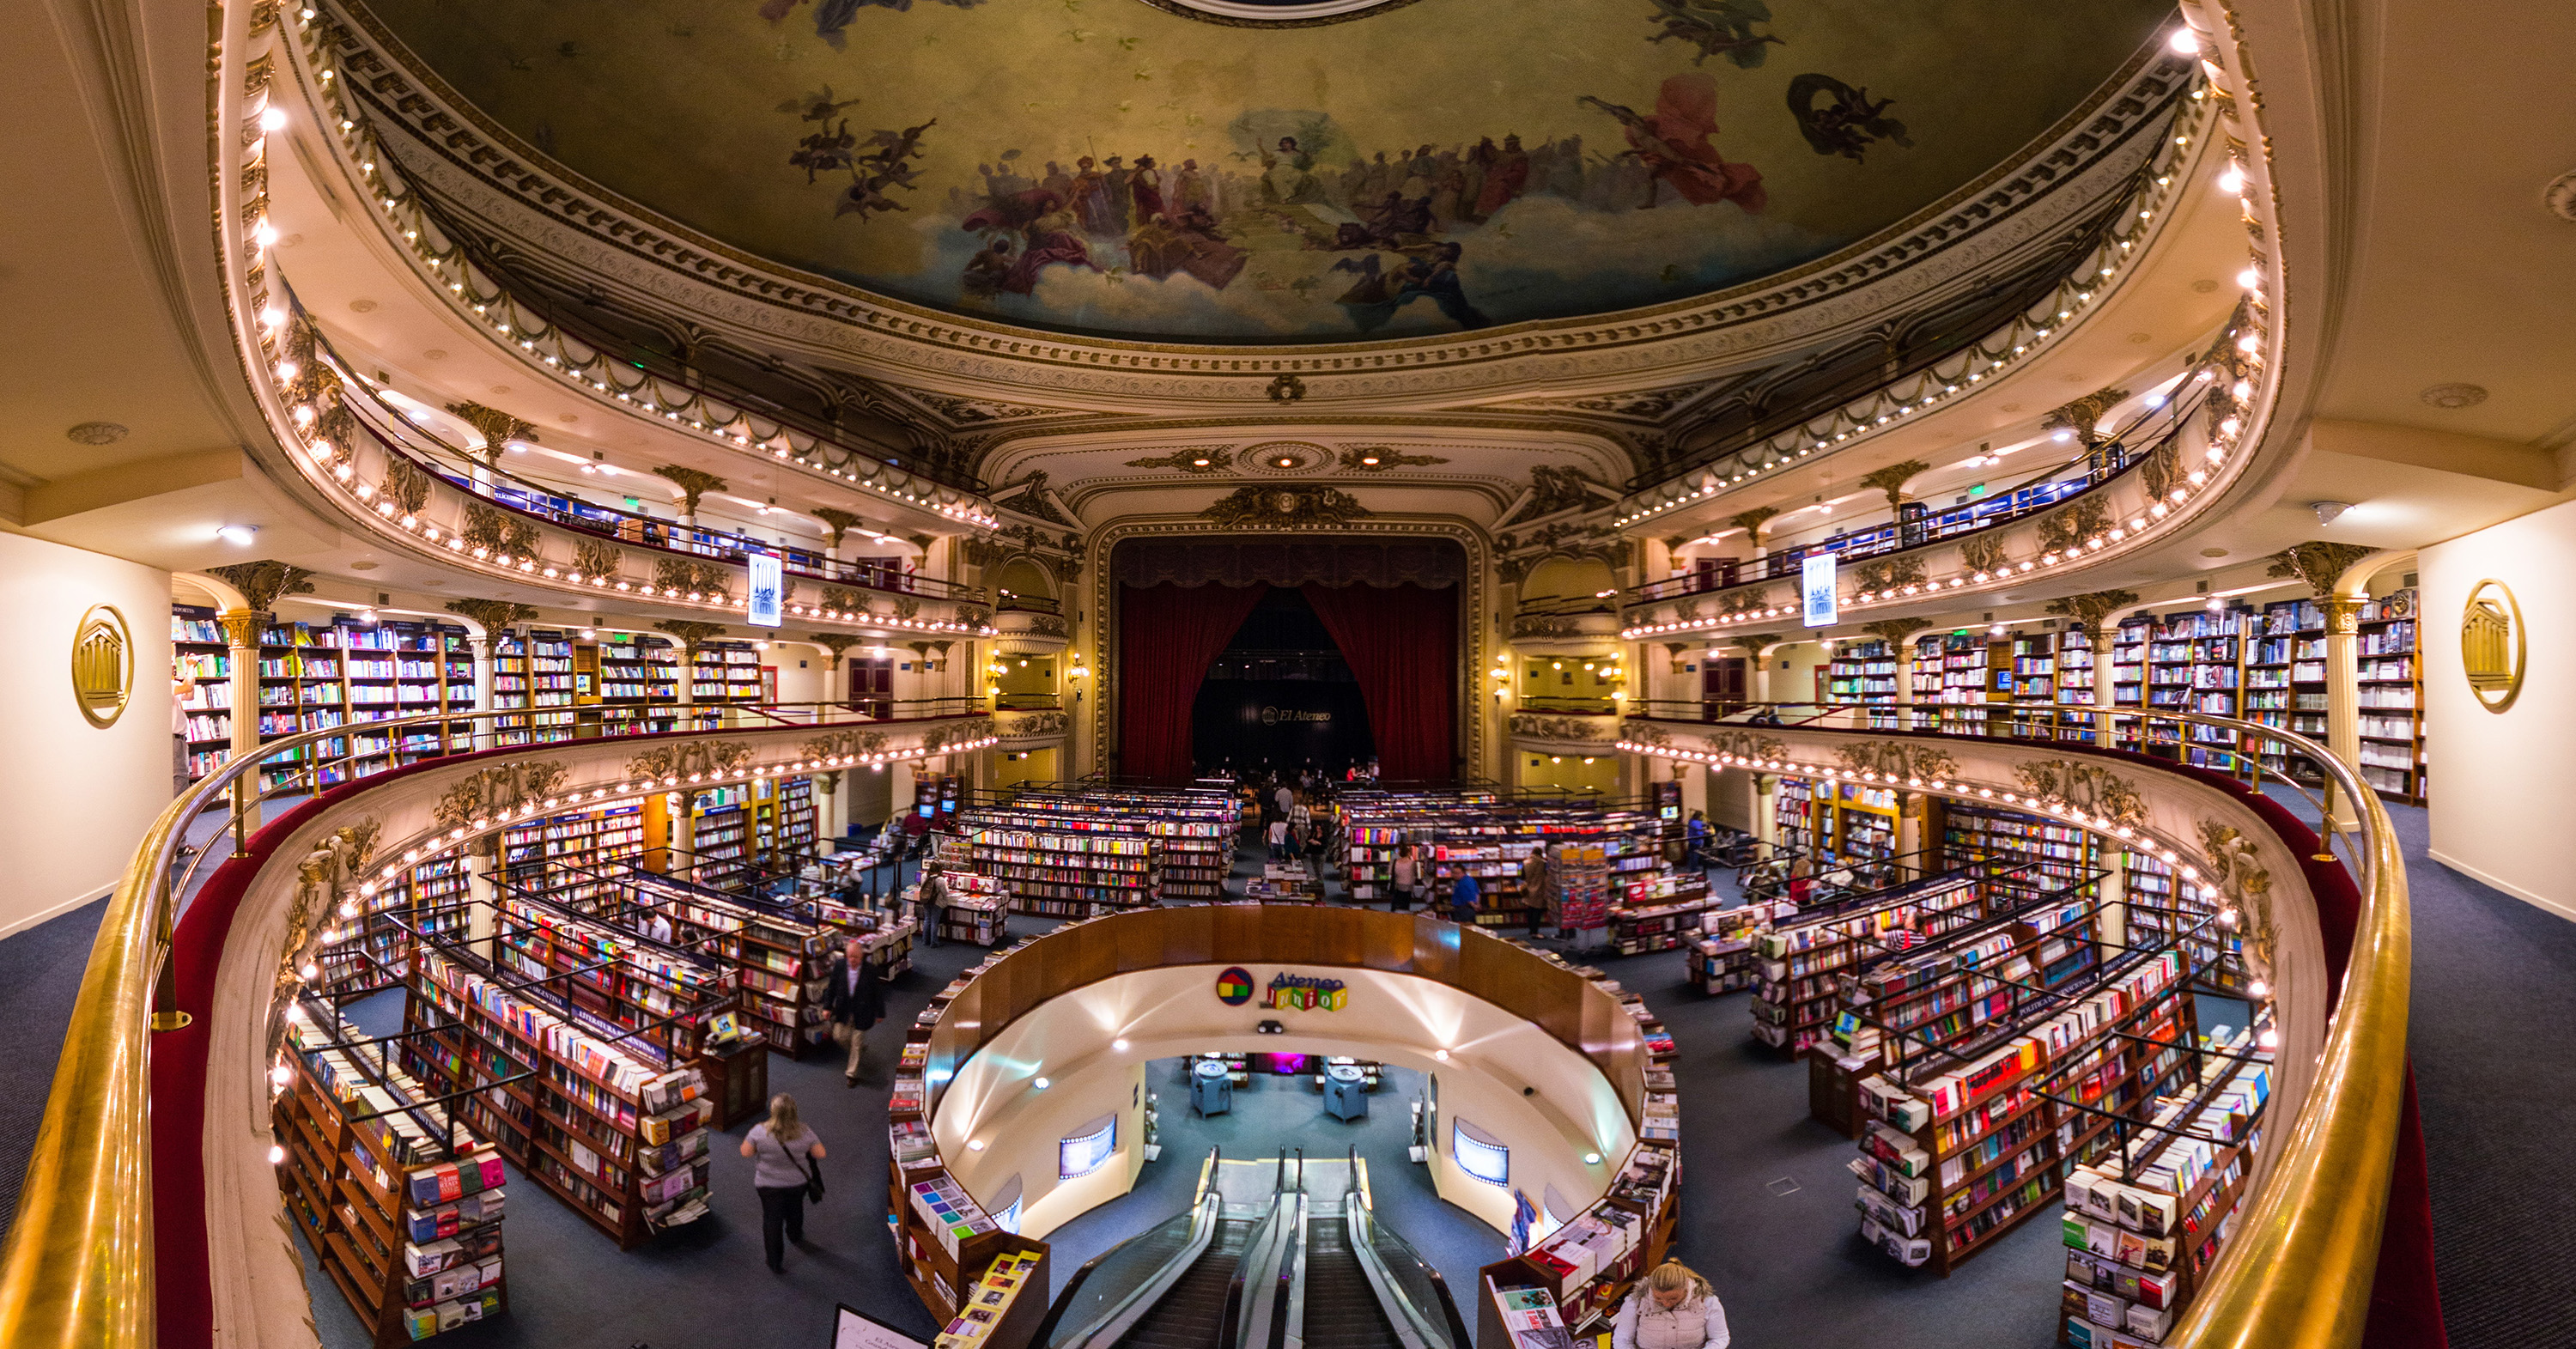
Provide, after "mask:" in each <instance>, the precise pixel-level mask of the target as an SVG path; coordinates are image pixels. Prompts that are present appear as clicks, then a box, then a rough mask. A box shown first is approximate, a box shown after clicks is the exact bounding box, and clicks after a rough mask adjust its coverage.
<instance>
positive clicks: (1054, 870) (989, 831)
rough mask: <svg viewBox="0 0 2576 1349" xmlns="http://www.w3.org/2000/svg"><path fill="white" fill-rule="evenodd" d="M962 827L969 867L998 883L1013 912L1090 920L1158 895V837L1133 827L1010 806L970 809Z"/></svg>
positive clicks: (1099, 818) (1079, 815)
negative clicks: (967, 848) (1008, 898)
mask: <svg viewBox="0 0 2576 1349" xmlns="http://www.w3.org/2000/svg"><path fill="white" fill-rule="evenodd" d="M961 822H962V824H963V826H964V829H965V833H966V836H967V838H968V840H969V856H970V857H971V858H972V861H973V866H974V869H975V870H976V871H978V872H980V873H982V874H984V875H987V876H990V877H993V878H994V879H996V880H998V881H1001V882H1002V883H1003V885H1004V887H1005V888H1007V889H1008V890H1009V891H1010V892H1011V900H1012V908H1014V909H1015V910H1017V911H1018V912H1021V913H1029V914H1040V915H1044V916H1047V917H1055V918H1090V917H1094V916H1096V915H1098V914H1101V913H1107V912H1111V911H1114V910H1117V909H1129V908H1137V907H1141V906H1143V905H1146V904H1151V903H1153V902H1155V896H1156V895H1157V894H1158V893H1159V888H1160V883H1161V877H1160V870H1161V854H1160V849H1159V847H1158V844H1159V842H1160V840H1158V839H1156V838H1155V837H1154V836H1153V835H1152V834H1150V833H1147V832H1146V831H1145V830H1144V829H1143V828H1142V827H1140V826H1139V825H1137V824H1135V823H1132V822H1129V821H1125V820H1121V819H1118V818H1116V817H1114V816H1109V815H1090V814H1086V813H1082V812H1071V811H1056V810H1037V809H1021V808H1019V807H1017V806H1013V807H1010V808H990V809H976V810H971V811H968V812H966V813H965V815H964V816H963V817H962V820H961Z"/></svg>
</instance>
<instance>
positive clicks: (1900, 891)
mask: <svg viewBox="0 0 2576 1349" xmlns="http://www.w3.org/2000/svg"><path fill="white" fill-rule="evenodd" d="M1984 871H1985V869H1983V868H1977V869H1965V868H1963V869H1961V870H1958V871H1950V872H1944V873H1942V874H1940V875H1938V876H1928V877H1925V878H1923V879H1921V880H1917V881H1908V882H1906V883H1905V884H1902V885H1896V886H1890V887H1887V888H1886V889H1882V890H1868V891H1862V892H1860V893H1858V894H1851V895H1844V896H1841V897H1839V898H1836V899H1834V900H1832V901H1830V902H1827V903H1821V904H1809V905H1808V906H1806V907H1805V908H1804V909H1802V910H1800V911H1799V912H1797V913H1796V914H1794V915H1791V916H1788V917H1783V918H1780V919H1777V920H1775V921H1774V922H1773V923H1772V925H1771V927H1770V929H1769V930H1768V931H1765V932H1762V933H1761V934H1760V935H1759V936H1758V938H1757V939H1756V942H1755V951H1756V964H1755V968H1754V975H1755V983H1754V990H1753V1003H1752V1012H1753V1038H1754V1039H1757V1040H1760V1041H1761V1042H1762V1043H1764V1044H1767V1045H1770V1046H1771V1047H1772V1048H1774V1049H1781V1050H1786V1051H1788V1052H1790V1053H1792V1054H1799V1053H1804V1052H1805V1051H1806V1050H1807V1049H1808V1047H1809V1046H1811V1045H1814V1044H1816V1043H1817V1042H1819V1041H1820V1040H1823V1039H1824V1038H1825V1037H1826V1034H1827V1030H1826V1028H1827V1027H1829V1026H1830V1025H1831V1024H1832V1023H1833V1020H1834V1015H1835V1012H1836V1011H1837V1009H1838V1003H1839V1001H1840V998H1841V984H1840V982H1839V981H1840V978H1841V976H1842V974H1843V973H1844V972H1845V971H1847V970H1850V969H1852V968H1854V967H1856V966H1857V965H1859V964H1860V963H1862V962H1864V961H1868V960H1872V959H1875V958H1876V957H1878V956H1879V955H1880V954H1882V953H1884V952H1885V951H1887V950H1889V949H1891V944H1892V940H1893V936H1892V934H1894V933H1897V932H1899V931H1904V932H1907V933H1926V932H1935V931H1940V930H1943V929H1944V928H1945V926H1946V925H1949V924H1952V923H1956V922H1966V921H1973V920H1974V919H1976V918H1979V917H1982V916H1983V915H1984V908H1983V898H1984V891H1985V887H1984V885H1983V884H1982V882H1983V879H1984ZM1944 915H1955V916H1953V917H1949V918H1945V917H1944Z"/></svg>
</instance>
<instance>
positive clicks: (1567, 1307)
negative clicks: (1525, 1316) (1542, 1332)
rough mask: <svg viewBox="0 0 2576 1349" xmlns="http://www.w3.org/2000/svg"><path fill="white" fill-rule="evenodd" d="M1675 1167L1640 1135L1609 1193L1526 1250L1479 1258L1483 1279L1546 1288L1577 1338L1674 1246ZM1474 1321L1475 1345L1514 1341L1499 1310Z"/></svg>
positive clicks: (1664, 1149)
mask: <svg viewBox="0 0 2576 1349" xmlns="http://www.w3.org/2000/svg"><path fill="white" fill-rule="evenodd" d="M1680 1173H1681V1164H1680V1159H1679V1158H1678V1157H1677V1156H1676V1155H1675V1153H1674V1152H1673V1150H1672V1148H1671V1147H1670V1146H1669V1145H1667V1144H1664V1143H1662V1142H1658V1141H1654V1140H1646V1141H1641V1142H1639V1143H1638V1144H1637V1145H1636V1147H1635V1148H1634V1149H1632V1150H1631V1151H1630V1152H1629V1154H1628V1157H1627V1160H1626V1162H1625V1164H1624V1165H1622V1166H1621V1168H1620V1171H1619V1176H1618V1178H1617V1179H1615V1180H1613V1181H1612V1182H1611V1184H1610V1190H1609V1193H1607V1194H1605V1195H1603V1196H1602V1197H1601V1199H1600V1200H1599V1201H1598V1202H1596V1203H1594V1204H1593V1205H1592V1207H1590V1208H1588V1209H1586V1210H1584V1211H1583V1212H1582V1213H1580V1214H1577V1215H1575V1216H1574V1217H1573V1218H1572V1219H1571V1220H1570V1221H1568V1222H1567V1223H1566V1224H1565V1225H1564V1226H1562V1227H1560V1228H1557V1229H1556V1230H1555V1231H1552V1232H1550V1233H1548V1234H1547V1235H1546V1236H1545V1237H1544V1238H1541V1239H1540V1240H1538V1241H1536V1242H1535V1243H1533V1244H1532V1246H1531V1247H1530V1249H1529V1250H1528V1251H1527V1252H1525V1253H1523V1254H1521V1255H1516V1256H1511V1257H1508V1258H1506V1259H1503V1260H1498V1261H1496V1262H1494V1263H1493V1264H1490V1265H1486V1266H1484V1267H1483V1268H1482V1269H1481V1270H1480V1271H1478V1272H1479V1274H1480V1275H1481V1276H1482V1278H1481V1281H1482V1282H1483V1283H1485V1284H1487V1285H1489V1286H1497V1287H1520V1288H1530V1289H1538V1290H1542V1291H1544V1292H1545V1293H1546V1294H1547V1295H1548V1297H1549V1298H1550V1299H1551V1300H1552V1301H1553V1302H1554V1303H1555V1306H1556V1309H1557V1314H1558V1316H1559V1317H1560V1318H1561V1319H1562V1320H1563V1322H1564V1324H1565V1326H1566V1328H1567V1329H1568V1330H1569V1331H1570V1332H1572V1333H1573V1334H1574V1335H1575V1336H1576V1337H1577V1338H1578V1339H1585V1338H1589V1337H1590V1336H1591V1335H1594V1334H1598V1333H1600V1332H1602V1331H1606V1330H1607V1329H1608V1328H1609V1322H1610V1319H1611V1317H1613V1316H1615V1315H1616V1314H1617V1312H1618V1310H1619V1303H1620V1301H1621V1300H1622V1299H1624V1298H1625V1297H1627V1295H1628V1292H1629V1290H1630V1289H1631V1288H1633V1287H1635V1286H1636V1281H1637V1279H1638V1278H1639V1277H1641V1276H1642V1275H1644V1274H1645V1273H1646V1271H1648V1270H1651V1269H1653V1268H1654V1267H1655V1266H1657V1265H1659V1264H1662V1263H1663V1261H1664V1259H1665V1258H1666V1256H1668V1255H1669V1254H1670V1253H1671V1250H1672V1242H1673V1235H1674V1232H1675V1229H1676V1227H1677V1226H1678V1224H1679V1221H1680V1216H1681V1203H1680V1194H1679V1191H1680V1185H1679V1179H1680ZM1477 1321H1478V1335H1477V1344H1478V1345H1479V1346H1480V1349H1482V1346H1485V1345H1487V1344H1489V1343H1490V1344H1496V1345H1500V1346H1505V1347H1508V1346H1511V1345H1512V1343H1513V1341H1512V1339H1511V1337H1510V1336H1509V1334H1508V1333H1507V1332H1504V1324H1503V1319H1502V1316H1501V1314H1500V1312H1499V1311H1496V1312H1493V1313H1491V1314H1488V1315H1485V1316H1480V1317H1478V1318H1477ZM1489 1335H1491V1338H1489Z"/></svg>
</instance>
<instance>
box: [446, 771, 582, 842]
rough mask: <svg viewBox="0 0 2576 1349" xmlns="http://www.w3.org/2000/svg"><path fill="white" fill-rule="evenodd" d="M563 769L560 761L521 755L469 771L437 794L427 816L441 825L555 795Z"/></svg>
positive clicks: (453, 826)
mask: <svg viewBox="0 0 2576 1349" xmlns="http://www.w3.org/2000/svg"><path fill="white" fill-rule="evenodd" d="M564 773H565V769H564V766H563V765H562V764H559V763H555V762H553V761H552V760H547V759H524V760H521V761H519V762H517V763H506V764H497V765H495V766H493V767H490V768H485V769H481V770H479V771H477V772H474V773H469V774H467V775H466V776H465V777H463V778H460V779H458V780H457V781H456V782H455V783H454V784H453V785H451V786H450V787H448V789H447V792H446V794H445V795H443V796H441V797H439V798H438V804H437V805H436V806H435V807H433V808H432V809H431V811H430V818H432V819H434V820H436V821H437V822H438V827H439V828H441V829H458V828H462V827H464V826H466V825H468V824H471V823H472V822H473V821H475V820H478V819H494V818H498V817H499V816H500V815H501V814H503V813H504V812H506V811H511V810H516V809H518V808H519V807H520V806H521V805H523V804H525V803H527V802H530V801H537V800H542V799H544V798H546V797H548V796H552V795H554V794H555V793H556V791H557V789H558V788H560V787H561V786H562V785H563V780H564Z"/></svg>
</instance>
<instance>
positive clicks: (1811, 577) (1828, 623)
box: [1799, 553, 1842, 628]
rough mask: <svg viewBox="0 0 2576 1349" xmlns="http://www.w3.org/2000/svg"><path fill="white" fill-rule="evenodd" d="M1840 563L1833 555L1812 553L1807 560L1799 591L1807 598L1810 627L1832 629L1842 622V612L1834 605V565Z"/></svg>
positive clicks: (1808, 624)
mask: <svg viewBox="0 0 2576 1349" xmlns="http://www.w3.org/2000/svg"><path fill="white" fill-rule="evenodd" d="M1839 561H1841V559H1840V558H1839V557H1837V556H1835V555H1834V554H1832V553H1811V554H1809V555H1808V557H1807V559H1806V566H1805V570H1804V571H1803V572H1801V573H1800V578H1799V589H1800V590H1801V592H1803V593H1804V595H1805V596H1806V619H1807V624H1806V625H1807V626H1808V627H1811V628H1830V627H1832V626H1833V625H1834V624H1836V623H1839V622H1841V621H1842V614H1841V611H1840V610H1839V609H1837V608H1836V607H1835V605H1834V564H1835V563H1836V562H1839Z"/></svg>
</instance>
